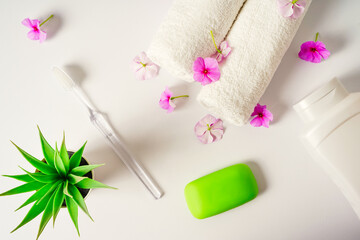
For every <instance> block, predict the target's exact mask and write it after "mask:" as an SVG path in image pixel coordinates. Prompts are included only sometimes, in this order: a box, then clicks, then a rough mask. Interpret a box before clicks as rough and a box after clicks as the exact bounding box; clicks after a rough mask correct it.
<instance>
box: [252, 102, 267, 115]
mask: <svg viewBox="0 0 360 240" xmlns="http://www.w3.org/2000/svg"><path fill="white" fill-rule="evenodd" d="M264 109H266V105H260V104H259V103H258V104H256V106H255V107H254V112H253V113H252V114H251V117H253V116H257V115H259V113H263V111H264Z"/></svg>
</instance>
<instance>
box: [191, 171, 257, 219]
mask: <svg viewBox="0 0 360 240" xmlns="http://www.w3.org/2000/svg"><path fill="white" fill-rule="evenodd" d="M257 194H258V186H257V183H256V179H255V177H254V174H253V173H252V172H251V169H250V168H249V167H248V166H247V165H246V164H236V165H232V166H230V167H227V168H224V169H221V170H219V171H216V172H213V173H210V174H208V175H206V176H203V177H201V178H198V179H196V180H194V181H192V182H190V183H189V184H187V185H186V187H185V199H186V202H187V205H188V207H189V210H190V212H191V213H192V215H193V216H194V217H196V218H199V219H203V218H207V217H211V216H214V215H216V214H219V213H222V212H225V211H227V210H229V209H232V208H235V207H238V206H240V205H242V204H244V203H246V202H248V201H250V200H252V199H254V198H255V197H256V195H257Z"/></svg>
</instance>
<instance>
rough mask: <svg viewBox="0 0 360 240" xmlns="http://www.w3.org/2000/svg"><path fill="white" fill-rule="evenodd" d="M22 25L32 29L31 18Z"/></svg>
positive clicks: (23, 21)
mask: <svg viewBox="0 0 360 240" xmlns="http://www.w3.org/2000/svg"><path fill="white" fill-rule="evenodd" d="M21 23H22V25H24V26H26V27H28V28H32V24H31V20H30V19H29V18H25V19H24V20H22V22H21Z"/></svg>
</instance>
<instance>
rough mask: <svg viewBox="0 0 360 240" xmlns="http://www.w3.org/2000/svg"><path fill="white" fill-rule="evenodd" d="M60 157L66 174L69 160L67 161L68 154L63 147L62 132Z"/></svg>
mask: <svg viewBox="0 0 360 240" xmlns="http://www.w3.org/2000/svg"><path fill="white" fill-rule="evenodd" d="M60 157H61V159H62V160H63V163H64V167H65V170H66V172H69V168H70V159H69V154H68V152H67V150H66V146H65V132H64V136H63V141H62V143H61V147H60Z"/></svg>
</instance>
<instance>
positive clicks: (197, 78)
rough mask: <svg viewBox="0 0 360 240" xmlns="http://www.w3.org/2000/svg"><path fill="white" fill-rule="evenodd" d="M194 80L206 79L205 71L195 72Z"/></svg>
mask: <svg viewBox="0 0 360 240" xmlns="http://www.w3.org/2000/svg"><path fill="white" fill-rule="evenodd" d="M193 77H194V80H195V81H196V82H200V83H201V82H202V81H203V80H204V78H205V75H204V74H203V73H201V72H194V76H193Z"/></svg>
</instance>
